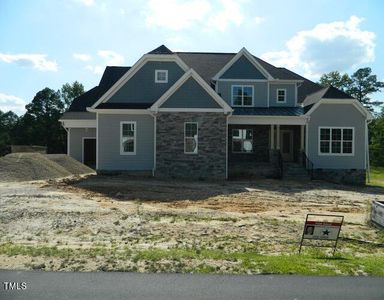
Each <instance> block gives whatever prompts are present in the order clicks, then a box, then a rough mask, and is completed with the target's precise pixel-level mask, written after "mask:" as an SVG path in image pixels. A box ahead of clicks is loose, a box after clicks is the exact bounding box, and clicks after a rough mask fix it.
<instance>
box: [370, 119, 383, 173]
mask: <svg viewBox="0 0 384 300" xmlns="http://www.w3.org/2000/svg"><path fill="white" fill-rule="evenodd" d="M369 132H370V154H371V162H372V164H373V165H375V166H384V114H382V115H381V116H380V117H377V118H376V119H374V120H373V121H372V123H371V124H370V125H369Z"/></svg>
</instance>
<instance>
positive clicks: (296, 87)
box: [295, 83, 298, 106]
mask: <svg viewBox="0 0 384 300" xmlns="http://www.w3.org/2000/svg"><path fill="white" fill-rule="evenodd" d="M297 89H298V86H297V83H296V84H295V106H297V97H298V93H297Z"/></svg>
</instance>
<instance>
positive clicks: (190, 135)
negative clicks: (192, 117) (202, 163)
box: [184, 122, 199, 154]
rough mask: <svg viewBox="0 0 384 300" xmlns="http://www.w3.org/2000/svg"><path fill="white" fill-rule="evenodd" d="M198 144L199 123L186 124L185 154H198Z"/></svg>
mask: <svg viewBox="0 0 384 300" xmlns="http://www.w3.org/2000/svg"><path fill="white" fill-rule="evenodd" d="M198 143H199V139H198V129H197V123H196V122H186V123H184V153H189V154H197V146H198Z"/></svg>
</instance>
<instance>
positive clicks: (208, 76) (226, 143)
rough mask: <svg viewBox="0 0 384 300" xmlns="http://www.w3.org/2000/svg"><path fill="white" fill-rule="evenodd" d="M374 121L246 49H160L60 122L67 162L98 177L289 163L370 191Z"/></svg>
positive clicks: (216, 174)
mask: <svg viewBox="0 0 384 300" xmlns="http://www.w3.org/2000/svg"><path fill="white" fill-rule="evenodd" d="M371 118H372V116H371V114H370V113H369V112H368V111H367V110H366V109H365V108H364V107H363V106H362V105H361V104H360V102H358V101H357V100H356V99H354V98H352V97H350V96H349V95H347V94H345V93H343V92H342V91H340V90H338V89H336V88H333V87H329V88H322V87H321V86H319V85H317V84H315V83H313V82H311V81H310V80H308V79H306V78H304V77H302V76H300V75H298V74H295V73H293V72H291V71H289V70H287V69H285V68H278V67H275V66H273V65H271V64H269V63H267V62H265V61H263V60H261V59H259V58H257V57H255V56H253V55H252V54H250V53H249V52H248V51H247V50H246V49H245V48H243V49H241V50H240V51H239V52H238V53H205V52H172V51H170V50H169V49H168V48H166V47H165V46H160V47H159V48H157V49H155V50H153V51H151V52H149V53H147V54H145V55H143V56H142V57H141V58H140V59H139V60H138V61H137V62H136V63H135V64H134V65H133V66H132V67H107V68H106V69H105V71H104V74H103V76H102V78H101V80H100V83H99V85H98V86H96V87H94V88H93V89H91V90H89V91H88V92H86V93H85V94H83V95H82V96H80V97H78V98H76V99H75V100H74V101H73V103H72V105H71V106H70V108H69V109H68V111H67V112H66V113H64V115H63V116H62V118H61V120H60V121H61V122H62V124H63V126H64V128H65V129H66V130H67V133H68V155H70V156H71V157H73V158H75V159H77V160H79V161H81V162H83V163H85V164H88V165H92V166H94V167H95V168H96V170H97V171H98V172H105V171H114V172H115V171H127V172H129V171H131V172H138V171H144V172H151V174H152V175H153V176H165V177H180V178H181V177H184V178H210V179H226V178H228V176H230V175H231V174H233V173H235V171H240V172H241V171H244V173H248V172H250V173H252V172H255V173H256V174H257V173H258V172H259V171H260V170H265V168H264V167H265V166H268V165H270V166H271V169H276V168H278V166H279V161H283V162H285V163H287V162H296V163H303V162H304V165H305V167H306V168H311V169H312V168H313V174H314V177H315V178H316V177H317V178H324V177H325V178H328V179H330V178H334V179H338V180H339V181H345V182H354V183H364V182H365V173H366V169H367V166H368V151H367V140H368V139H367V137H368V132H367V123H368V122H369V120H370V119H371ZM261 166H263V167H261ZM260 172H261V171H260ZM261 173H262V172H261ZM261 173H260V174H261Z"/></svg>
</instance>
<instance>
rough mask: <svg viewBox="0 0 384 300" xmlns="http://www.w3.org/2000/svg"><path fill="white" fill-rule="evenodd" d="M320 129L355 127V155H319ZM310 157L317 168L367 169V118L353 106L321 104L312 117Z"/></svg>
mask: <svg viewBox="0 0 384 300" xmlns="http://www.w3.org/2000/svg"><path fill="white" fill-rule="evenodd" d="M319 127H354V137H355V138H354V149H355V150H354V155H353V156H340V155H338V156H333V155H318V149H319ZM308 156H309V159H310V160H311V161H312V162H313V163H314V167H315V168H322V169H365V117H364V116H363V115H362V114H361V113H360V112H359V111H358V110H357V109H356V108H355V107H354V106H353V105H352V104H321V105H320V106H319V107H318V108H317V109H316V110H315V111H314V112H313V113H312V114H311V116H310V121H309V125H308Z"/></svg>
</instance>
